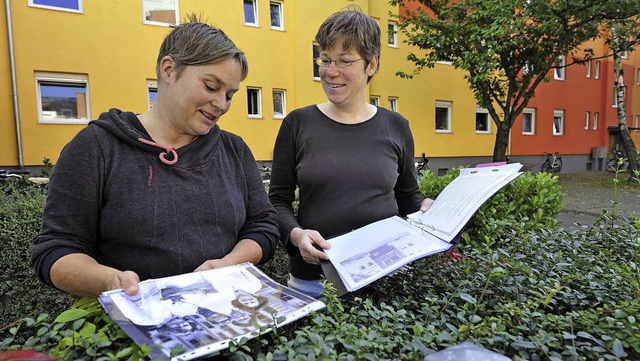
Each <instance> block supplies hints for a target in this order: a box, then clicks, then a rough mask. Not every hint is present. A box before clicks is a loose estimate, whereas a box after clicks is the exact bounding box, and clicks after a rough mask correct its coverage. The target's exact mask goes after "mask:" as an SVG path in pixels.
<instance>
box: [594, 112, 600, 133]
mask: <svg viewBox="0 0 640 361" xmlns="http://www.w3.org/2000/svg"><path fill="white" fill-rule="evenodd" d="M598 118H599V114H598V112H593V130H596V129H598Z"/></svg>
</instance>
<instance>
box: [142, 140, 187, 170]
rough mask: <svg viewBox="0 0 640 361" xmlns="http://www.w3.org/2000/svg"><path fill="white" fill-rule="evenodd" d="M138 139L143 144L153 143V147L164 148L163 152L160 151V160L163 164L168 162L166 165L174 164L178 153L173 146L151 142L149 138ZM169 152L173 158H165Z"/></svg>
mask: <svg viewBox="0 0 640 361" xmlns="http://www.w3.org/2000/svg"><path fill="white" fill-rule="evenodd" d="M138 141H139V142H141V143H144V144H148V145H153V146H154V147H158V148H162V149H164V150H165V152H162V153H160V156H159V158H160V160H161V161H162V163H164V164H168V165H172V164H175V163H176V162H177V161H178V153H176V150H175V149H173V147H171V146H169V147H165V146H164V145H160V144H158V143H156V142H152V141H150V140H146V139H144V138H138ZM168 153H171V155H173V160H167V158H165V156H166V155H167V154H168Z"/></svg>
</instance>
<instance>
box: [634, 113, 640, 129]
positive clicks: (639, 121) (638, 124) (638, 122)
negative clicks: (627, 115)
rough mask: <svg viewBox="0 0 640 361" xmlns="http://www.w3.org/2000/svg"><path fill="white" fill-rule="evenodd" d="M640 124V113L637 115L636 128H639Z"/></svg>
mask: <svg viewBox="0 0 640 361" xmlns="http://www.w3.org/2000/svg"><path fill="white" fill-rule="evenodd" d="M639 126H640V115H636V124H635V126H634V128H638V127H639Z"/></svg>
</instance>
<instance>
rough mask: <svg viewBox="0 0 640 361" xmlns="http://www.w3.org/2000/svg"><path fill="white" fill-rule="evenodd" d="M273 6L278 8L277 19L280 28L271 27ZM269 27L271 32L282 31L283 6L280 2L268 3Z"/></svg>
mask: <svg viewBox="0 0 640 361" xmlns="http://www.w3.org/2000/svg"><path fill="white" fill-rule="evenodd" d="M273 5H275V6H277V7H278V18H279V20H280V26H273V24H272V23H271V6H273ZM269 25H271V30H278V31H284V4H283V3H282V1H274V0H271V1H270V2H269Z"/></svg>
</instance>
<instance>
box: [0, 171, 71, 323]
mask: <svg viewBox="0 0 640 361" xmlns="http://www.w3.org/2000/svg"><path fill="white" fill-rule="evenodd" d="M2 185H3V190H2V191H0V245H1V248H2V252H0V264H1V265H2V267H0V304H2V307H1V308H0V330H1V329H2V328H3V327H5V326H6V325H9V324H11V323H13V322H16V321H18V320H19V319H20V318H21V317H24V316H27V315H31V316H32V315H37V314H40V313H48V312H62V311H63V310H64V309H66V308H68V307H69V306H70V305H71V303H72V302H73V298H72V297H70V296H67V295H65V294H62V293H60V292H58V291H56V290H54V289H52V288H50V287H46V286H44V285H43V284H41V283H40V282H39V281H38V279H37V278H36V275H35V272H34V271H33V268H32V266H31V262H30V259H29V252H30V249H31V246H32V243H31V240H32V239H33V237H34V236H35V235H37V234H38V232H39V231H40V227H41V225H42V210H43V208H44V202H45V198H46V191H45V189H43V188H41V187H39V186H36V185H33V184H30V183H27V182H26V181H22V180H8V181H7V182H3V184H2Z"/></svg>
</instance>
